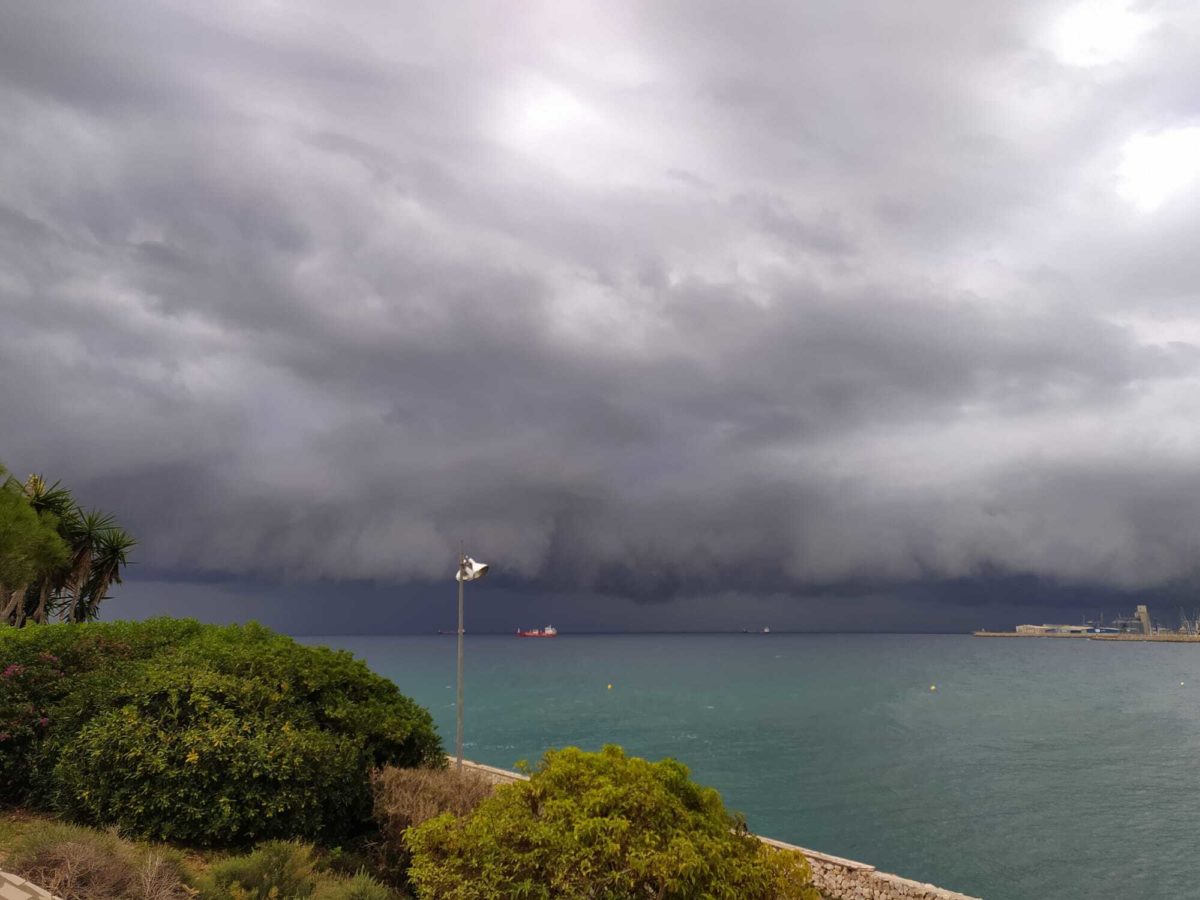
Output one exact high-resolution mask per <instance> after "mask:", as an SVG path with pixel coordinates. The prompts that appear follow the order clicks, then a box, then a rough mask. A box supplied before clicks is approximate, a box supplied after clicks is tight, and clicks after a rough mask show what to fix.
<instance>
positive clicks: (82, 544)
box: [63, 509, 117, 622]
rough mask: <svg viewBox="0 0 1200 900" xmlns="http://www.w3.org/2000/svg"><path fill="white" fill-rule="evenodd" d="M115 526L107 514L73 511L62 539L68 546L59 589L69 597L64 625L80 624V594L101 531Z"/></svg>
mask: <svg viewBox="0 0 1200 900" xmlns="http://www.w3.org/2000/svg"><path fill="white" fill-rule="evenodd" d="M116 526H117V522H116V519H114V518H113V517H112V516H111V515H109V514H108V513H101V512H99V511H98V510H94V509H93V510H91V511H89V512H83V510H79V509H77V510H76V513H75V515H74V516H72V517H71V519H69V520H68V521H67V529H66V530H67V533H66V534H65V535H63V536H64V537H65V538H66V539H67V543H68V544H69V545H70V547H71V561H70V563H69V566H68V571H67V576H66V579H65V580H64V582H63V588H64V590H65V593H66V594H67V595H68V596H69V598H70V599H69V602H68V604H67V607H66V613H65V618H66V620H67V621H68V622H81V621H83V606H84V593H85V588H86V587H87V583H88V579H89V578H90V577H91V574H92V561H93V560H94V559H95V556H96V553H97V551H98V550H99V549H100V543H101V541H102V540H103V537H104V534H105V532H107V531H110V530H111V529H114V528H116ZM105 589H106V590H107V585H105Z"/></svg>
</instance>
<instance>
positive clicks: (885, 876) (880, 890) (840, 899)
mask: <svg viewBox="0 0 1200 900" xmlns="http://www.w3.org/2000/svg"><path fill="white" fill-rule="evenodd" d="M450 764H451V765H453V764H454V761H453V760H451V763H450ZM463 768H466V769H470V770H471V771H473V772H476V773H478V774H479V775H481V776H483V777H484V778H486V779H487V780H488V781H490V782H491V783H492V784H512V783H513V782H515V781H528V780H529V778H528V776H526V775H522V774H521V773H520V772H510V771H508V770H507V769H498V768H496V767H495V766H485V765H483V764H482V763H474V762H469V761H467V760H463ZM759 840H760V841H762V842H763V843H764V844H766V845H767V846H769V847H774V848H775V849H777V850H795V851H797V852H799V853H801V854H803V855H804V857H805V858H806V859H807V860H808V864H809V866H811V867H812V873H813V886H814V887H816V889H817V890H818V891H820V892H821V896H822V897H824V898H825V900H979V898H976V897H970V896H968V895H966V894H960V893H957V892H955V891H948V890H946V889H945V888H940V887H937V886H936V885H932V884H925V883H923V882H920V881H914V880H912V879H910V878H902V877H900V876H899V875H892V874H889V873H888V872H880V871H878V870H877V869H876V868H875V867H874V866H872V865H870V864H869V863H861V862H857V861H855V860H852V859H842V858H841V857H840V856H830V855H829V854H828V853H821V852H820V851H818V850H809V849H808V848H807V847H797V846H796V845H795V844H786V843H784V842H783V841H776V840H773V839H772V838H765V837H761V836H760V837H759Z"/></svg>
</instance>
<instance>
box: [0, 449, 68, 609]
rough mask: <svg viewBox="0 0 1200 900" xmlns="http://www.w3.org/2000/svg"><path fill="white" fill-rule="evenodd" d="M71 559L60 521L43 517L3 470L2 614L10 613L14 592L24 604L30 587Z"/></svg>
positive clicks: (0, 522)
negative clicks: (26, 592) (25, 595)
mask: <svg viewBox="0 0 1200 900" xmlns="http://www.w3.org/2000/svg"><path fill="white" fill-rule="evenodd" d="M68 558H69V554H68V549H67V544H66V542H65V541H64V540H63V539H62V537H61V535H60V534H59V530H58V520H57V519H56V518H55V517H54V516H53V515H51V514H49V513H44V514H39V513H38V511H37V510H35V509H34V507H33V506H31V505H30V503H29V501H28V499H27V498H26V496H25V493H24V491H23V490H22V489H21V486H20V484H19V483H17V482H15V481H14V480H12V479H11V478H9V477H8V476H7V473H6V472H5V470H4V468H3V467H2V466H0V612H5V611H7V608H8V607H9V602H10V596H11V594H12V592H13V591H20V592H21V594H22V597H21V600H22V601H23V596H24V591H25V589H26V588H27V586H28V585H29V584H30V583H32V582H33V581H35V580H36V579H37V578H38V577H39V576H40V575H41V574H43V573H44V572H47V571H50V570H53V569H56V568H60V567H62V566H64V565H66V563H67V560H68Z"/></svg>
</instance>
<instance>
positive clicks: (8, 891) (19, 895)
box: [0, 872, 58, 900]
mask: <svg viewBox="0 0 1200 900" xmlns="http://www.w3.org/2000/svg"><path fill="white" fill-rule="evenodd" d="M0 900H58V898H57V897H54V896H52V895H51V894H48V893H46V892H45V891H43V890H42V889H41V888H40V887H37V886H36V885H32V884H30V883H29V882H28V881H26V880H25V879H24V878H18V877H17V876H16V875H7V874H5V873H4V872H0Z"/></svg>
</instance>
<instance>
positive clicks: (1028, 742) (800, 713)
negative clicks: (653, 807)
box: [304, 634, 1200, 900]
mask: <svg viewBox="0 0 1200 900" xmlns="http://www.w3.org/2000/svg"><path fill="white" fill-rule="evenodd" d="M304 640H305V641H306V642H308V643H322V644H327V645H329V646H335V647H341V648H345V649H347V650H351V651H353V652H354V653H355V654H356V655H358V656H360V657H362V658H363V659H365V660H366V661H367V663H368V664H370V666H371V667H372V668H373V669H375V670H376V671H378V672H380V673H382V674H384V675H386V676H388V677H389V678H392V679H393V680H394V681H395V682H396V683H397V684H398V685H399V686H400V687H401V689H402V690H403V691H404V692H405V693H407V694H409V695H410V696H412V697H413V698H415V699H416V700H418V701H419V702H420V703H422V704H424V705H425V706H427V707H428V708H429V709H430V710H431V711H432V712H433V715H434V718H435V719H436V721H437V725H438V728H439V729H440V731H441V733H442V735H443V738H444V741H445V744H446V747H447V749H449V750H452V749H453V745H454V647H455V640H454V638H453V637H330V638H305V639H304ZM466 644H467V646H466V660H467V662H466V709H467V712H466V755H467V756H468V757H470V758H472V759H476V760H478V761H480V762H486V763H491V764H493V765H497V766H504V767H511V766H512V764H513V763H514V762H515V761H516V760H518V759H528V760H534V759H536V758H537V757H538V756H539V755H540V754H541V753H542V751H544V750H545V749H546V748H548V747H554V746H563V745H567V744H575V745H578V746H581V747H584V748H587V749H595V748H598V747H600V746H601V745H603V744H605V743H617V744H621V745H623V746H624V747H625V748H626V749H627V750H628V751H629V752H631V753H634V754H637V755H639V756H646V757H650V758H659V757H663V756H673V757H676V758H678V759H680V760H682V761H684V762H685V763H687V764H688V765H689V766H690V767H691V769H692V772H693V774H694V776H695V777H696V778H697V779H698V780H699V781H701V782H704V783H706V784H710V785H713V786H714V787H717V788H719V789H720V790H721V792H722V794H723V795H724V797H725V800H726V803H727V804H728V805H729V806H730V807H731V808H733V809H736V810H739V811H741V812H743V813H745V815H746V817H747V819H748V820H749V824H750V827H751V828H752V829H753V830H755V831H757V832H759V833H760V834H765V835H769V836H771V837H776V838H780V839H782V840H786V841H791V842H793V843H797V844H801V845H803V846H806V847H812V848H814V849H818V850H823V851H825V852H828V853H834V854H837V855H839V856H848V857H850V858H852V859H858V860H862V861H864V862H870V863H873V864H874V865H876V866H878V867H879V868H880V869H883V870H885V871H890V872H895V873H897V874H901V875H906V876H908V877H912V878H917V879H919V880H922V881H931V882H933V883H935V884H939V885H942V886H943V887H948V888H954V889H956V890H960V891H963V892H965V893H968V894H973V895H976V896H982V897H985V898H987V900H1093V898H1101V897H1103V898H1110V897H1111V898H1123V900H1185V898H1200V876H1198V875H1197V874H1196V857H1197V855H1198V853H1200V847H1198V846H1197V839H1198V838H1200V792H1198V791H1197V769H1198V768H1200V646H1179V645H1171V644H1140V643H1133V642H1130V643H1100V642H1094V641H1082V640H994V639H993V640H989V639H983V638H971V637H965V636H963V637H960V636H932V635H784V634H771V635H643V636H569V635H564V636H561V637H558V638H556V639H554V640H520V639H517V638H515V637H485V636H470V635H469V636H468V637H467V642H466ZM1180 682H1184V684H1183V685H1182V686H1181V685H1180ZM609 683H611V684H612V689H611V690H609V689H608V688H607V685H608V684H609ZM932 684H936V685H937V691H936V692H933V691H930V685H932Z"/></svg>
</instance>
